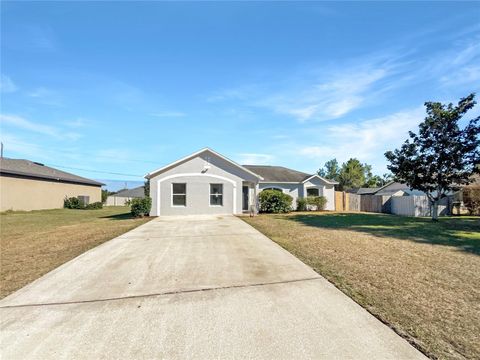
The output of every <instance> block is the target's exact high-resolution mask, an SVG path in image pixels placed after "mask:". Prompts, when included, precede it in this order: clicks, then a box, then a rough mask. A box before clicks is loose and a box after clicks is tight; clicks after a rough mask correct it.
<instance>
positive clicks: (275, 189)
mask: <svg viewBox="0 0 480 360" xmlns="http://www.w3.org/2000/svg"><path fill="white" fill-rule="evenodd" d="M263 190H274V191H280V192H283V191H282V190H281V189H279V188H272V187H270V188H265V189H262V191H263Z"/></svg>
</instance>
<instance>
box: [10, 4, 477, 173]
mask: <svg viewBox="0 0 480 360" xmlns="http://www.w3.org/2000/svg"><path fill="white" fill-rule="evenodd" d="M1 17H2V19H1V20H2V24H1V36H2V39H1V40H2V42H1V60H2V63H1V91H2V93H1V140H2V142H3V143H4V146H5V156H7V157H14V158H27V159H31V160H35V161H40V162H44V163H45V164H49V165H55V166H65V167H71V168H78V169H90V170H92V171H85V170H73V169H65V170H69V171H72V172H74V173H77V174H79V175H82V176H87V177H91V178H95V179H122V180H123V179H125V180H128V181H130V180H137V181H138V180H142V179H141V176H142V175H144V174H145V173H146V172H148V171H150V170H153V169H155V168H158V167H161V166H163V165H165V164H166V163H169V162H171V161H174V160H176V159H178V158H179V157H183V156H185V155H188V154H189V153H191V152H193V151H196V150H198V149H200V148H203V147H205V146H208V147H211V148H213V149H215V150H216V151H218V152H220V153H222V154H224V155H226V156H227V157H230V158H232V159H233V160H236V161H238V162H240V163H249V164H252V163H256V164H272V165H284V166H287V167H291V168H294V169H298V170H302V171H305V172H314V171H316V170H317V169H318V168H319V167H320V166H322V165H323V164H324V163H325V161H327V160H329V159H331V158H333V157H336V158H337V159H338V160H339V161H340V162H343V161H345V160H347V159H348V158H350V157H357V158H359V159H360V160H361V161H362V162H367V163H369V164H372V165H373V169H374V171H375V172H376V173H379V174H382V173H384V172H386V161H385V159H384V156H383V153H384V152H385V151H386V150H390V149H393V148H395V147H397V146H399V145H400V144H401V143H402V142H403V140H404V139H405V138H406V136H407V135H406V134H407V131H408V130H415V129H416V127H417V124H418V123H419V122H420V121H422V120H423V117H424V109H423V103H424V102H425V101H429V100H435V101H442V102H449V101H458V99H459V98H460V97H463V96H466V95H467V94H469V93H470V92H473V91H475V92H478V91H479V88H480V3H478V2H464V3H460V2H415V3H414V2H403V3H400V2H317V3H314V2H306V3H300V2H297V3H288V2H281V3H266V2H262V3H244V2H230V3H198V2H197V3H177V2H175V3H173V2H167V3H160V2H122V3H108V2H97V3H92V2H90V3H85V2H77V3H73V2H68V3H66V2H64V3H61V2H57V3H54V2H52V3H49V2H32V3H27V2H2V9H1ZM479 112H480V111H479V110H478V108H477V109H475V110H474V111H473V112H472V114H471V116H473V115H475V114H478V113H479ZM109 173H110V174H109ZM118 174H122V175H118ZM123 174H124V175H123ZM127 174H128V175H135V176H137V177H135V176H127Z"/></svg>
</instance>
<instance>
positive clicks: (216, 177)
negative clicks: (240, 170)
mask: <svg viewBox="0 0 480 360" xmlns="http://www.w3.org/2000/svg"><path fill="white" fill-rule="evenodd" d="M194 176H200V177H211V178H215V179H220V180H225V181H228V182H229V183H231V184H232V185H233V190H232V193H233V214H237V183H236V182H235V181H233V180H232V179H229V178H226V177H224V176H220V175H215V174H208V173H205V174H203V173H183V174H174V175H169V176H165V177H164V178H162V179H159V180H158V182H157V191H158V193H157V201H158V204H157V214H158V216H160V196H161V193H160V184H161V183H162V182H164V181H165V180H169V179H174V178H177V177H194ZM208 193H209V194H210V190H209V192H208ZM208 203H209V204H210V198H209V199H208Z"/></svg>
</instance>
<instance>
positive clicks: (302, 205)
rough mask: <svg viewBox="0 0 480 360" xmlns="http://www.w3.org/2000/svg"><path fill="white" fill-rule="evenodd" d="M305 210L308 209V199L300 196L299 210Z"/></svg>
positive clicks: (298, 200) (298, 201)
mask: <svg viewBox="0 0 480 360" xmlns="http://www.w3.org/2000/svg"><path fill="white" fill-rule="evenodd" d="M305 210H307V199H305V198H298V199H297V211H305Z"/></svg>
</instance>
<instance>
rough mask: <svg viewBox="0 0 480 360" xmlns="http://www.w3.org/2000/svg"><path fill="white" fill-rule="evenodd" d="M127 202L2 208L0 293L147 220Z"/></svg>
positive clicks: (16, 286) (27, 281)
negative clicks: (86, 207)
mask: <svg viewBox="0 0 480 360" xmlns="http://www.w3.org/2000/svg"><path fill="white" fill-rule="evenodd" d="M147 221H149V219H148V218H143V219H134V218H132V216H131V215H130V212H129V208H126V207H110V206H109V207H105V208H103V209H98V210H71V209H54V210H38V211H30V212H25V211H21V212H20V211H19V212H15V211H14V212H4V213H1V214H0V225H1V226H0V235H1V236H0V238H1V240H0V249H1V252H0V264H1V266H0V279H1V289H0V298H3V297H5V296H7V295H8V294H10V293H12V292H14V291H15V290H18V289H20V288H21V287H23V286H25V285H27V284H28V283H30V282H32V281H33V280H35V279H37V278H39V277H40V276H42V275H44V274H46V273H47V272H49V271H51V270H53V269H55V268H56V267H58V266H60V265H61V264H63V263H65V262H67V261H68V260H71V259H73V258H74V257H76V256H78V255H80V254H82V253H83V252H85V251H87V250H89V249H91V248H93V247H95V246H97V245H100V244H101V243H103V242H105V241H107V240H110V239H112V238H114V237H116V236H119V235H121V234H123V233H125V232H127V231H129V230H131V229H133V228H135V227H137V226H139V225H141V224H143V223H145V222H147Z"/></svg>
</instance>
